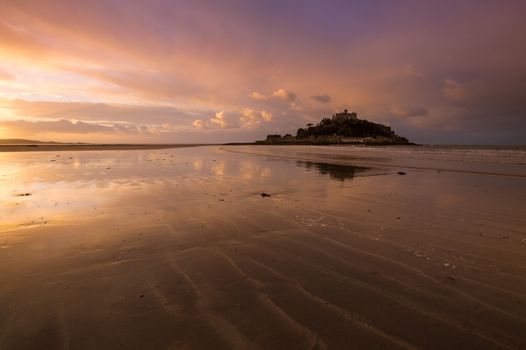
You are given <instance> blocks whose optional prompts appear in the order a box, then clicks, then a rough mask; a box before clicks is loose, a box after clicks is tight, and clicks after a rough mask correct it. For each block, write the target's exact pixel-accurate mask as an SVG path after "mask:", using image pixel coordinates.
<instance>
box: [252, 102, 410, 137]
mask: <svg viewBox="0 0 526 350" xmlns="http://www.w3.org/2000/svg"><path fill="white" fill-rule="evenodd" d="M256 143H257V144H317V145H328V144H364V145H411V144H412V143H410V142H409V141H408V140H407V139H406V138H405V137H401V136H398V135H397V134H396V133H395V132H394V131H393V130H391V128H390V127H388V126H385V125H382V124H377V123H372V122H369V121H367V120H362V119H358V115H357V114H356V113H355V112H348V111H347V110H344V111H343V112H342V113H336V114H334V115H333V116H332V118H324V119H322V120H321V122H319V123H318V124H317V125H313V124H307V127H306V128H299V129H298V131H297V133H296V136H292V135H290V134H286V135H285V136H281V135H279V134H274V135H267V138H266V140H264V141H257V142H256Z"/></svg>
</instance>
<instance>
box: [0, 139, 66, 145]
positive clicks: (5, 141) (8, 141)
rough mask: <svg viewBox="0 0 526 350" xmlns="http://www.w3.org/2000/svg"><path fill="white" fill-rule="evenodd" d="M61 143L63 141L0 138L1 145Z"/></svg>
mask: <svg viewBox="0 0 526 350" xmlns="http://www.w3.org/2000/svg"><path fill="white" fill-rule="evenodd" d="M40 144H46V145H54V144H57V145H60V144H62V143H61V142H54V141H35V140H25V139H0V145H40Z"/></svg>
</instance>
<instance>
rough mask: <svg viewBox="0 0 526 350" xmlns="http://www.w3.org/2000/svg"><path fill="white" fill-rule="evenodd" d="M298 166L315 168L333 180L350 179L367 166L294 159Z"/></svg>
mask: <svg viewBox="0 0 526 350" xmlns="http://www.w3.org/2000/svg"><path fill="white" fill-rule="evenodd" d="M296 164H298V166H299V167H305V168H307V169H309V170H310V169H315V170H318V171H319V172H320V174H328V175H329V177H330V178H331V179H333V180H338V181H345V180H351V179H352V178H353V177H354V176H355V175H356V174H357V173H360V172H364V171H366V170H367V169H368V168H365V167H358V166H353V165H344V164H331V163H319V162H308V161H306V162H305V161H301V160H298V161H296Z"/></svg>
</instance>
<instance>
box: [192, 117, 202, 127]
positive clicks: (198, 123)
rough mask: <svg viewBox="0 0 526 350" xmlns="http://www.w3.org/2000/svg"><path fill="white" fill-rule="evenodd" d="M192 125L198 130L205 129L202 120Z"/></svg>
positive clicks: (197, 120)
mask: <svg viewBox="0 0 526 350" xmlns="http://www.w3.org/2000/svg"><path fill="white" fill-rule="evenodd" d="M192 125H193V126H194V127H195V128H197V129H203V128H204V124H203V121H202V120H200V119H196V120H194V121H193V122H192Z"/></svg>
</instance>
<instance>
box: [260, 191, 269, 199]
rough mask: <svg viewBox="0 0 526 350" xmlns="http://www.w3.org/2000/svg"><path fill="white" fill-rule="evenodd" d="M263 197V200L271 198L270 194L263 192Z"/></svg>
mask: <svg viewBox="0 0 526 350" xmlns="http://www.w3.org/2000/svg"><path fill="white" fill-rule="evenodd" d="M261 197H263V198H265V197H270V194H268V193H265V192H263V193H261Z"/></svg>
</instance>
